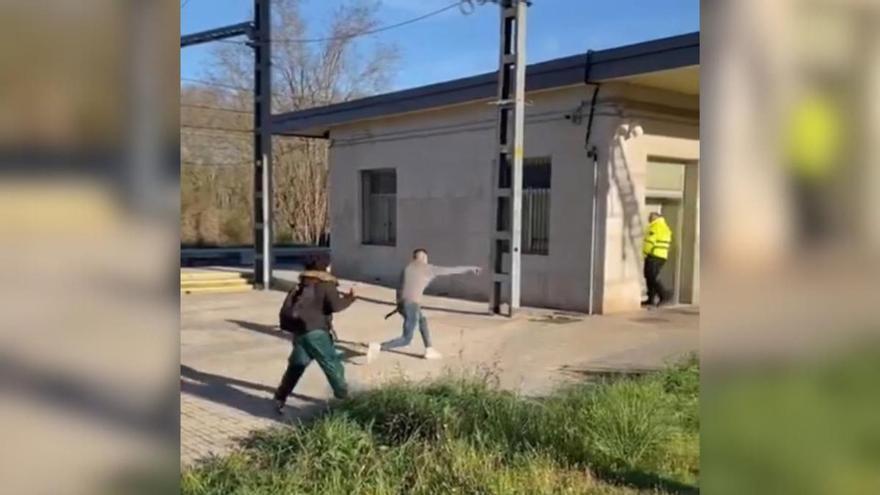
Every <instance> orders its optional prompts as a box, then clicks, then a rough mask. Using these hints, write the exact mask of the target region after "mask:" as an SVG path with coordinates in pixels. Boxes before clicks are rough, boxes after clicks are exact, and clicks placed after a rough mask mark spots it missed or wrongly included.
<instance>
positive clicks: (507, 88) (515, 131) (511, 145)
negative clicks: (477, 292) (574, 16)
mask: <svg viewBox="0 0 880 495" xmlns="http://www.w3.org/2000/svg"><path fill="white" fill-rule="evenodd" d="M498 4H499V6H500V11H501V44H500V50H499V51H500V53H499V64H498V101H497V102H496V104H497V106H498V121H497V134H496V135H497V139H498V141H497V143H498V146H497V152H496V159H495V160H494V164H493V174H492V229H491V232H492V236H491V247H490V253H491V260H490V269H491V273H492V287H491V291H490V294H489V307H490V310H491V311H492V312H493V313H495V314H506V315H507V316H513V314H514V312H515V311H516V309H518V308H519V306H520V272H521V268H520V254H521V244H522V234H521V231H522V176H523V131H524V126H525V114H524V112H525V84H526V8H527V7H528V4H529V2H528V1H527V0H499V1H498Z"/></svg>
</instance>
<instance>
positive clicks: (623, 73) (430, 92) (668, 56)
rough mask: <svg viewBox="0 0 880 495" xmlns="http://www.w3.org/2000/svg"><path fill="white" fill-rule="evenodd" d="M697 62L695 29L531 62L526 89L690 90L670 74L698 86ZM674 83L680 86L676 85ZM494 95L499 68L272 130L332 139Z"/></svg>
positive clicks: (302, 115)
mask: <svg viewBox="0 0 880 495" xmlns="http://www.w3.org/2000/svg"><path fill="white" fill-rule="evenodd" d="M699 63H700V33H699V32H696V33H690V34H684V35H680V36H673V37H671V38H662V39H657V40H652V41H647V42H644V43H637V44H633V45H627V46H622V47H618V48H610V49H607V50H600V51H595V52H588V53H587V54H582V55H574V56H570V57H564V58H558V59H554V60H549V61H547V62H541V63H537V64H532V65H529V66H528V67H527V69H526V91H541V90H547V89H553V88H561V87H566V86H575V85H580V84H586V83H597V82H605V81H611V80H623V81H627V82H633V83H636V84H646V85H653V86H656V87H663V86H664V85H672V86H673V87H683V88H690V89H691V90H692V88H693V82H692V81H691V82H688V81H687V78H688V77H689V76H688V75H687V74H683V75H674V74H672V73H671V72H679V70H681V69H687V70H686V71H685V72H689V73H690V74H691V78H692V76H693V75H694V74H696V77H697V79H696V85H697V88H698V87H699V75H698V74H699V70H698V66H699ZM652 75H654V77H653V78H651V76H652ZM682 77H683V78H684V79H682ZM640 78H642V79H644V80H640ZM645 78H647V79H645ZM673 81H674V82H675V83H676V84H672V82H673ZM673 89H674V88H673ZM496 93H497V72H489V73H485V74H480V75H478V76H473V77H467V78H463V79H455V80H453V81H447V82H443V83H438V84H431V85H428V86H422V87H418V88H413V89H407V90H403V91H396V92H393V93H386V94H383V95H378V96H372V97H369V98H363V99H359V100H353V101H348V102H344V103H337V104H334V105H328V106H324V107H317V108H310V109H307V110H300V111H296V112H289V113H282V114H277V115H273V116H272V119H271V126H272V133H273V134H278V135H288V136H302V137H318V138H320V137H328V136H329V132H330V129H331V128H332V127H334V126H339V125H343V124H348V123H351V122H356V121H360V120H368V119H375V118H380V117H386V116H390V115H398V114H403V113H410V112H418V111H423V110H427V109H431V108H436V107H444V106H450V105H458V104H463V103H470V102H474V101H479V100H484V99H490V98H493V97H495V95H496Z"/></svg>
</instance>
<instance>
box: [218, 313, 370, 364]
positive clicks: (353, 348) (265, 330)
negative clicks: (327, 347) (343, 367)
mask: <svg viewBox="0 0 880 495" xmlns="http://www.w3.org/2000/svg"><path fill="white" fill-rule="evenodd" d="M226 321H227V322H228V323H234V324H236V325H238V326H239V328H243V329H245V330H250V331H252V332H256V333H261V334H263V335H269V336H271V337H275V338H278V339H283V340H286V341H287V342H290V341H291V335H290V333H288V332H285V331H283V330H281V329H279V328H278V327H277V326H275V325H264V324H262V323H254V322H252V321H243V320H226ZM340 344H344V345H340ZM362 345H363V344H361V343H359V342H352V341H349V340H340V339H336V349H337V350H338V351H340V353H341V356H340V357H341V358H342V360H343V361H345V362H346V363H349V364H357V363H355V362H354V358H356V357H358V356H363V355H364V352H363V351H362V350H360V347H362Z"/></svg>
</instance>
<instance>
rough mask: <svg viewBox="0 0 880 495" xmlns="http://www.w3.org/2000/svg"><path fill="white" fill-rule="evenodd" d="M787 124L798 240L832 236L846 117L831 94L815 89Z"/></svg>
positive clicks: (790, 172)
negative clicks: (834, 197)
mask: <svg viewBox="0 0 880 495" xmlns="http://www.w3.org/2000/svg"><path fill="white" fill-rule="evenodd" d="M787 125H788V126H787V129H786V136H785V138H786V142H785V152H786V154H787V156H786V158H787V165H788V180H789V183H790V187H791V192H792V197H793V198H792V199H793V204H794V207H795V213H796V216H795V220H796V227H797V232H798V234H799V236H800V239H799V242H800V243H801V245H807V244H813V243H815V242H816V241H822V240H824V239H825V238H831V237H833V234H832V228H833V225H832V216H831V211H830V210H832V209H833V208H834V202H833V201H832V200H831V199H830V198H831V197H832V196H833V194H832V191H833V187H832V186H833V184H832V183H833V182H834V179H835V175H837V173H838V172H839V171H840V165H841V163H842V162H843V161H844V158H843V156H842V154H843V152H844V141H845V139H846V137H847V133H846V132H845V131H844V129H843V126H844V117H843V115H842V110H841V108H840V106H839V105H838V102H837V101H836V100H835V98H834V97H833V96H832V95H831V94H828V93H823V92H821V91H819V90H814V91H811V92H810V93H808V94H807V95H805V96H804V97H803V98H802V99H801V101H799V102H798V104H797V105H796V106H795V107H794V109H793V111H792V113H791V114H790V115H789V121H788V122H787Z"/></svg>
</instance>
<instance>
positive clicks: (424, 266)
mask: <svg viewBox="0 0 880 495" xmlns="http://www.w3.org/2000/svg"><path fill="white" fill-rule="evenodd" d="M462 273H474V274H479V273H480V268H479V267H477V266H455V267H443V266H434V265H431V264H429V263H428V251H426V250H425V249H421V248H419V249H416V250H415V251H413V259H412V261H410V262H409V264H407V265H406V268H404V269H403V272H402V273H401V274H400V284H399V285H398V288H397V311H398V312H399V313H400V314H401V316H403V335H401V336H400V337H398V338H396V339H391V340H388V341H386V342H383V343H381V344H380V343H378V342H373V343H370V346H369V349H368V350H367V362H368V363H369V362H372V361H373V360H374V359H375V358H376V357H377V356H378V355H379V351H387V350H389V349H395V348H397V347H404V346H407V345H409V344H410V342H412V338H413V333H414V332H415V328H416V323H418V325H419V332H420V333H421V334H422V341H423V342H424V344H425V354H424V358H425V359H440V358H441V357H442V355H441V354H440V353H439V352H437V351H436V350H435V349H434V348H433V347H431V333H430V332H429V331H428V320H427V319H425V315H424V314H423V313H422V308H421V304H422V294H423V293H424V292H425V288H426V287H428V285H429V284H430V283H431V281H432V280H434V279H435V278H436V277H441V276H445V275H457V274H462Z"/></svg>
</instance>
